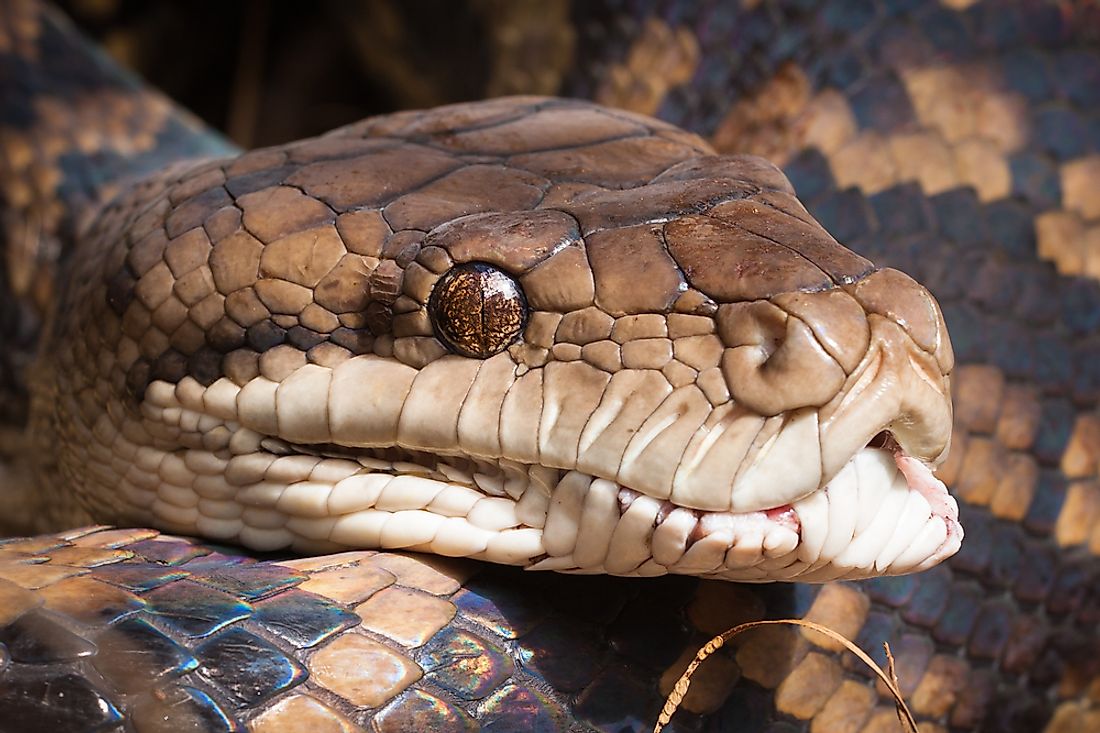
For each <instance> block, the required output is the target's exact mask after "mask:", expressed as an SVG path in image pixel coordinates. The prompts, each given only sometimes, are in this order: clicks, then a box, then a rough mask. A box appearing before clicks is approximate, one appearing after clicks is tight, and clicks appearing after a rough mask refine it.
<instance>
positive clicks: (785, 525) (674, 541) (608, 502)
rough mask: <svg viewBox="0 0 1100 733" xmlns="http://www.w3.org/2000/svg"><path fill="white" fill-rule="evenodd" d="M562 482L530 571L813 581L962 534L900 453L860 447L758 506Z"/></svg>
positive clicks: (856, 574) (892, 567)
mask: <svg viewBox="0 0 1100 733" xmlns="http://www.w3.org/2000/svg"><path fill="white" fill-rule="evenodd" d="M572 481H573V482H574V483H576V484H577V485H576V486H575V487H574V490H575V491H576V492H577V493H576V498H575V499H573V500H570V499H569V497H557V496H556V495H555V496H553V497H552V498H551V500H550V504H549V507H548V512H547V519H546V523H545V526H544V535H545V536H544V544H545V545H546V547H547V549H548V553H547V554H548V556H547V557H545V558H543V559H541V560H540V561H538V562H535V563H534V564H532V565H530V566H529V567H530V568H531V569H555V570H559V571H565V572H581V573H583V572H608V573H613V574H619V575H658V574H663V573H677V574H692V575H703V576H707V577H714V578H721V579H726V580H739V581H748V582H752V581H768V580H799V581H821V582H824V581H827V580H833V579H838V578H848V579H854V578H860V577H867V576H873V575H881V574H901V573H907V572H914V571H917V570H922V569H925V568H927V567H931V566H933V565H935V564H937V563H939V562H940V561H941V560H943V559H945V558H947V557H950V556H951V555H952V554H954V553H955V552H956V551H957V550H958V548H959V544H960V542H961V540H962V534H963V533H962V528H961V526H960V525H959V523H958V509H957V505H956V503H955V500H954V499H953V498H952V497H951V496H950V495H949V494H948V493H947V490H946V488H945V487H944V485H943V483H942V482H940V481H938V480H937V479H935V478H934V477H933V476H932V473H931V471H930V470H929V469H928V468H927V466H925V465H924V464H922V463H920V462H919V461H918V460H916V459H914V458H911V457H909V456H906V455H905V454H904V453H902V452H900V450H889V449H876V448H867V449H864V450H862V451H860V452H859V453H858V454H857V455H856V456H855V457H854V458H853V459H852V460H851V461H850V462H849V463H848V464H847V465H846V466H845V467H844V469H842V470H841V472H840V473H839V474H838V475H837V476H836V477H835V478H834V479H833V480H832V481H830V482H829V483H828V484H827V485H826V486H825V487H823V488H822V489H820V490H818V491H816V492H814V493H813V494H811V495H809V496H807V497H805V498H803V499H801V500H799V501H797V502H795V503H794V504H792V505H784V506H780V507H774V508H771V509H767V510H764V511H759V512H746V513H731V512H707V511H697V510H692V509H687V508H684V507H678V506H676V505H674V504H672V503H670V502H667V501H660V500H657V499H653V498H651V497H648V496H645V495H643V494H640V493H638V492H636V491H634V490H632V489H629V488H626V487H622V486H619V485H618V484H615V483H613V482H610V481H604V480H602V479H596V480H591V479H590V478H588V477H581V476H579V475H574V476H573V478H572ZM589 481H590V482H591V483H590V486H589V488H588V492H587V493H585V492H584V489H583V486H582V485H583V484H584V483H586V482H589ZM564 483H565V484H566V485H567V487H568V486H569V485H570V481H565V482H564ZM555 494H556V492H555ZM570 509H571V510H572V511H570ZM589 510H591V511H592V512H593V513H589ZM566 514H573V515H574V517H573V518H574V519H575V524H574V525H573V526H572V527H570V526H569V525H570V522H569V521H568V519H569V517H567V516H565V515H566ZM609 527H610V528H611V529H610V532H609V529H608V528H609Z"/></svg>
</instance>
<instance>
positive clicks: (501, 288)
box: [428, 262, 527, 359]
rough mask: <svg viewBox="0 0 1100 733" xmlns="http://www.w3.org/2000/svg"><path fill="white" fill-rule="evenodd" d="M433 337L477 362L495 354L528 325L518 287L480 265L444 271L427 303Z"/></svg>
mask: <svg viewBox="0 0 1100 733" xmlns="http://www.w3.org/2000/svg"><path fill="white" fill-rule="evenodd" d="M428 312H429V313H430V314H431V317H432V324H433V325H434V326H435V332H436V335H437V336H439V338H440V340H441V341H443V343H445V344H446V345H447V346H448V347H450V349H451V350H452V351H454V352H455V353H458V354H461V355H463V356H470V357H474V358H476V359H487V358H489V357H490V356H493V355H494V354H499V353H500V352H501V351H503V350H504V349H505V348H506V347H507V346H508V344H510V343H512V342H513V341H514V340H515V339H516V336H518V335H519V332H520V331H522V330H523V325H524V323H525V322H526V321H527V299H526V298H525V297H524V296H523V290H521V289H520V287H519V283H517V282H516V281H515V280H513V279H512V278H511V277H509V276H508V275H507V274H505V273H504V272H501V271H500V270H498V269H497V268H495V267H493V266H492V265H488V264H485V263H484V262H470V263H467V264H464V265H458V266H456V267H453V268H451V269H450V270H448V271H447V272H446V273H445V274H444V275H443V277H441V278H440V279H439V282H437V283H436V284H435V288H434V289H433V290H432V295H431V298H429V299H428Z"/></svg>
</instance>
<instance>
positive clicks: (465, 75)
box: [59, 0, 599, 148]
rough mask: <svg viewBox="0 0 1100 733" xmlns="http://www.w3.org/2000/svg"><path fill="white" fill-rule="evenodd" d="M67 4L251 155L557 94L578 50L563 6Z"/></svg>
mask: <svg viewBox="0 0 1100 733" xmlns="http://www.w3.org/2000/svg"><path fill="white" fill-rule="evenodd" d="M59 5H60V6H61V7H62V9H63V10H64V11H65V12H66V13H67V14H68V15H69V17H70V18H72V19H73V21H74V22H75V23H76V24H77V25H78V26H79V27H80V28H81V29H82V30H83V31H84V32H85V33H86V34H87V35H89V36H91V37H92V38H94V39H95V40H96V41H98V42H99V43H100V44H102V45H103V47H104V48H105V49H106V50H107V52H108V53H109V54H110V55H111V56H113V57H114V58H115V59H116V60H118V61H120V62H122V63H123V64H124V65H125V66H127V67H129V68H131V69H134V70H136V71H137V72H138V73H139V74H141V75H142V76H143V77H144V78H146V79H147V80H149V81H150V82H151V83H152V84H154V85H155V86H157V87H159V88H160V89H161V90H163V91H164V92H165V93H167V94H168V96H170V97H172V98H173V99H175V100H177V101H179V102H181V103H182V104H183V105H184V106H186V107H188V108H189V109H191V110H192V111H194V112H195V113H197V114H198V115H199V116H200V117H202V118H203V119H204V120H205V121H206V122H207V123H208V124H210V125H212V126H213V127H215V128H218V129H220V130H223V131H224V132H226V133H227V134H228V135H229V137H230V138H232V139H233V140H234V142H236V143H237V144H238V145H241V146H242V147H246V148H249V147H258V146H264V145H274V144H277V143H282V142H286V141H289V140H294V139H297V138H301V137H305V136H309V135H315V134H319V133H321V132H325V131H327V130H329V129H332V128H333V127H337V126H339V125H341V124H345V123H348V122H351V121H354V120H357V119H360V118H363V117H366V116H369V115H372V114H379V113H383V112H388V111H393V110H396V109H408V108H417V107H427V106H433V105H437V104H444V103H448V102H457V101H462V100H469V99H478V98H482V97H485V96H495V95H499V94H514V93H541V94H552V93H554V92H556V91H557V90H558V89H559V88H560V86H561V85H562V82H563V78H564V74H565V70H566V69H567V68H568V67H569V66H570V65H571V64H572V57H573V53H574V50H575V48H576V39H575V37H574V36H575V32H574V31H573V30H572V28H573V26H572V25H571V24H570V22H569V20H570V18H569V12H570V11H569V9H568V6H567V3H565V2H563V1H561V0H545V1H543V0H468V1H467V2H449V1H448V0H414V1H413V2H399V1H397V0H372V1H371V2H363V1H362V0H359V1H355V0H322V1H321V2H310V3H293V2H268V1H267V0H242V1H241V2H220V1H216V0H199V1H197V2H144V1H143V0H62V2H60V3H59ZM588 25H589V26H590V27H598V25H599V22H598V19H597V18H593V19H591V21H590V22H588Z"/></svg>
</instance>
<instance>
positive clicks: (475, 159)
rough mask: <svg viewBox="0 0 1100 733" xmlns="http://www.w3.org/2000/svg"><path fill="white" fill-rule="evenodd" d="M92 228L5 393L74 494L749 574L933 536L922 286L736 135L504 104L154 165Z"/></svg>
mask: <svg viewBox="0 0 1100 733" xmlns="http://www.w3.org/2000/svg"><path fill="white" fill-rule="evenodd" d="M98 220H99V221H100V222H101V223H100V224H98V225H97V226H98V228H97V229H94V230H92V231H90V232H88V234H87V236H86V237H85V242H86V244H85V245H84V248H83V249H82V250H81V252H80V254H79V256H77V257H74V258H73V261H72V265H71V267H72V273H71V278H72V280H71V281H72V282H73V283H76V285H75V286H74V287H73V288H72V289H71V290H70V291H69V292H68V293H67V294H66V296H65V299H64V300H63V303H62V306H61V308H60V310H59V313H58V314H57V316H56V317H55V319H54V331H53V335H52V338H51V342H50V348H49V350H48V353H47V354H46V355H45V357H44V360H43V367H42V369H43V374H45V375H49V376H48V377H44V378H43V382H44V383H47V384H49V385H50V386H49V389H48V390H45V391H43V394H44V395H48V396H49V398H46V397H42V398H40V399H37V400H36V409H37V410H38V414H39V416H40V419H39V420H38V424H39V425H43V426H46V425H48V426H53V428H52V429H53V430H55V431H57V433H58V434H60V435H64V436H65V437H64V439H63V440H62V443H63V445H62V448H61V450H60V451H59V454H60V456H61V457H60V459H59V467H58V469H57V470H58V471H60V473H61V474H62V475H63V476H64V477H65V478H66V480H68V481H73V482H77V483H78V484H79V485H80V487H81V489H80V495H81V504H80V512H81V514H80V516H79V517H76V518H85V517H86V518H88V519H96V520H100V521H103V520H110V521H128V522H141V523H153V524H155V525H157V526H160V527H162V528H165V529H168V530H171V531H175V532H181V533H189V534H196V535H202V536H205V537H209V538H211V539H214V540H220V541H231V542H239V543H241V544H244V545H246V546H249V547H252V548H255V549H261V550H274V549H280V548H286V547H290V548H294V549H296V550H301V551H334V550H338V549H347V548H378V547H382V548H390V549H396V548H401V549H411V550H422V551H429V552H435V553H439V554H443V555H454V556H468V557H474V558H482V559H487V560H491V561H495V562H503V563H511V564H518V565H523V566H525V567H528V568H532V569H554V570H560V571H566V572H609V573H614V574H619V575H659V574H663V573H669V572H671V573H686V574H694V575H702V576H708V577H718V578H726V579H735V580H749V581H768V580H788V579H797V580H812V581H822V580H829V579H834V578H856V577H866V576H872V575H879V574H885V573H904V572H910V571H914V570H918V569H923V568H926V567H929V566H931V565H934V564H935V563H937V562H939V561H940V560H942V559H943V558H945V557H947V556H949V555H951V554H953V553H954V552H955V551H956V550H957V549H958V547H959V542H960V540H961V538H962V530H961V528H960V526H959V524H958V521H957V507H956V505H955V502H954V500H953V499H951V497H950V496H949V495H948V494H947V492H946V490H945V488H944V487H943V485H942V484H941V483H939V482H938V481H936V479H935V478H934V477H933V476H932V473H931V467H932V466H934V465H935V464H936V463H937V462H939V461H940V460H942V458H943V457H944V454H945V452H946V450H947V446H948V442H949V438H950V428H951V403H950V397H949V395H950V389H949V375H950V372H951V369H952V364H953V357H952V353H951V346H950V341H949V339H948V336H947V333H946V329H945V326H944V323H943V319H942V317H941V314H940V311H939V308H938V306H937V305H936V303H935V301H934V299H933V298H932V297H931V295H930V294H929V293H928V292H927V291H926V290H925V289H924V288H922V287H921V286H920V285H919V284H917V283H916V282H914V281H913V280H912V279H910V278H909V277H907V276H906V275H904V274H903V273H901V272H898V271H895V270H890V269H878V268H876V267H875V266H874V265H873V264H872V263H871V262H869V261H868V260H866V259H864V258H863V257H860V256H859V255H857V254H855V253H853V252H851V251H849V250H847V249H845V248H844V247H842V246H841V245H840V244H838V243H837V242H836V241H835V240H834V239H833V238H832V237H831V236H830V235H829V234H828V233H827V232H826V231H825V230H824V229H823V228H822V227H821V226H820V225H819V224H818V223H817V222H816V221H815V220H814V219H813V218H812V217H811V216H810V215H809V214H808V213H807V211H806V210H805V208H804V207H803V206H802V205H801V203H799V201H798V199H797V198H796V197H795V194H794V191H793V189H792V188H791V186H790V184H789V182H788V181H787V180H786V178H785V177H784V176H783V174H782V173H781V172H780V171H779V170H778V169H776V168H775V167H774V166H772V165H771V164H769V163H767V162H766V161H763V160H761V159H759V158H755V157H751V156H718V155H715V154H714V153H713V151H712V150H711V149H710V148H709V147H708V146H707V145H706V143H705V142H703V141H702V140H701V139H699V138H698V137H696V136H694V135H690V134H688V133H685V132H683V131H681V130H678V129H676V128H674V127H672V126H669V125H666V124H664V123H661V122H658V121H655V120H652V119H649V118H645V117H640V116H635V115H631V114H627V113H624V112H619V111H613V110H608V109H604V108H600V107H598V106H595V105H591V104H586V103H581V102H572V101H564V100H549V99H539V98H516V99H505V100H496V101H491V102H485V103H478V104H465V105H458V106H454V107H445V108H440V109H437V110H432V111H428V112H412V113H401V114H397V115H392V116H388V117H382V118H375V119H372V120H367V121H365V122H363V123H359V124H356V125H352V126H350V127H347V128H342V129H340V130H337V131H335V132H333V133H330V134H328V135H326V136H323V137H320V138H316V139H313V140H306V141H303V142H299V143H294V144H291V145H287V146H283V147H279V148H271V149H266V150H260V151H255V152H251V153H247V154H245V155H243V156H241V157H239V158H236V159H223V160H216V161H210V162H205V163H202V164H199V165H196V166H192V167H191V168H189V169H186V170H177V171H172V172H166V173H162V174H161V175H160V176H158V177H155V178H153V179H150V180H148V181H146V182H144V183H142V184H140V185H138V186H137V187H136V188H134V189H132V190H131V191H130V192H128V193H125V194H123V195H122V196H120V198H118V199H116V200H115V202H114V203H112V204H110V205H109V206H108V207H107V209H106V211H105V212H104V214H103V215H102V216H100V217H99V219H98ZM87 303H91V304H93V305H92V306H91V307H87V306H85V305H82V304H87ZM73 519H74V517H73V516H68V517H65V518H64V519H63V520H62V521H69V522H71V521H72V520H73Z"/></svg>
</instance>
